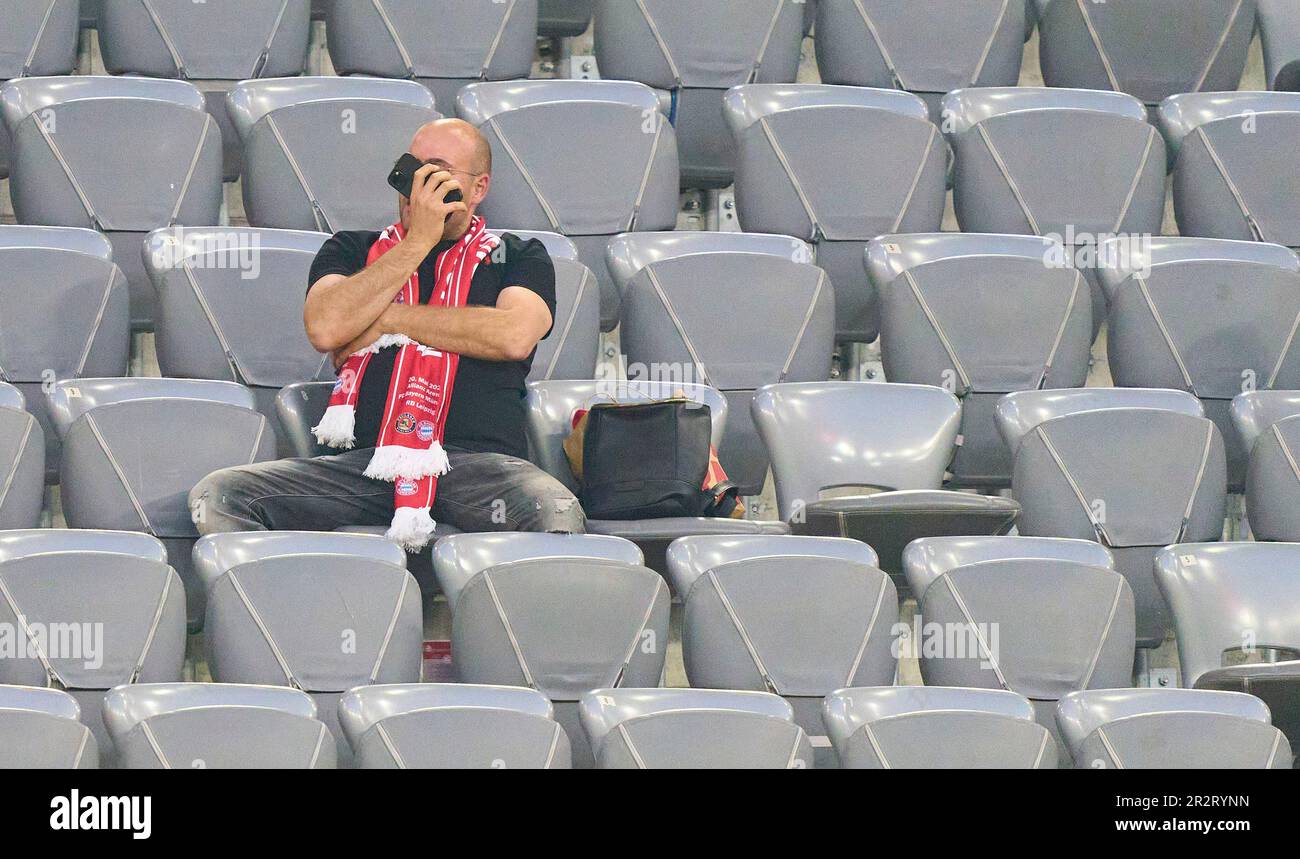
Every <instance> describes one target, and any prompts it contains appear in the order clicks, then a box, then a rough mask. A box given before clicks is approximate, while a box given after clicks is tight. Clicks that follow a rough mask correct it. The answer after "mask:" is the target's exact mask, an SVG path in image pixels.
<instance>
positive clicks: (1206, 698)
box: [1056, 689, 1270, 768]
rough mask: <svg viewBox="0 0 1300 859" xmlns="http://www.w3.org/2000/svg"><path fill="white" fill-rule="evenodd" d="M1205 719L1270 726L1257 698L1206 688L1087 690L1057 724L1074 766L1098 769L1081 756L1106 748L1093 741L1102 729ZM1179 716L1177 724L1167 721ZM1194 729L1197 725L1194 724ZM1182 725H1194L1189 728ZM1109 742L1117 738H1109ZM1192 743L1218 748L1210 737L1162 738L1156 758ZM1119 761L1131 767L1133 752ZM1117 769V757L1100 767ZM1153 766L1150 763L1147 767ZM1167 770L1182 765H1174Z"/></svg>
mask: <svg viewBox="0 0 1300 859" xmlns="http://www.w3.org/2000/svg"><path fill="white" fill-rule="evenodd" d="M1192 713H1195V715H1200V716H1221V717H1223V716H1226V717H1231V719H1242V720H1247V721H1255V723H1258V724H1261V725H1269V724H1270V719H1269V707H1268V704H1265V703H1264V702H1262V700H1260V699H1258V698H1256V697H1255V695H1247V694H1243V693H1235V691H1213V690H1203V689H1091V690H1086V691H1073V693H1070V694H1069V695H1066V697H1065V698H1062V699H1061V703H1060V704H1058V706H1057V713H1056V720H1057V725H1058V726H1060V728H1061V737H1062V738H1063V739H1065V742H1066V746H1067V747H1069V750H1070V754H1071V755H1074V758H1075V762H1076V763H1078V764H1079V765H1080V767H1099V764H1096V763H1095V762H1093V760H1091V759H1089V758H1087V756H1082V758H1080V751H1084V749H1086V746H1093V745H1096V746H1100V747H1102V749H1104V747H1105V746H1104V743H1101V742H1093V743H1089V739H1093V738H1095V739H1097V741H1100V739H1101V737H1100V736H1096V737H1095V734H1096V732H1097V730H1099V729H1101V733H1102V734H1109V725H1112V724H1114V723H1118V721H1121V720H1128V719H1134V717H1140V716H1148V717H1151V716H1154V717H1162V719H1161V720H1162V721H1165V723H1166V726H1167V728H1170V729H1173V728H1174V726H1175V725H1178V723H1179V720H1178V719H1177V717H1179V716H1187V715H1192ZM1170 716H1174V717H1175V719H1167V717H1170ZM1193 724H1195V720H1193ZM1183 726H1190V725H1186V724H1184V725H1183ZM1106 739H1112V738H1110V737H1106ZM1191 739H1195V741H1196V743H1197V745H1205V746H1210V745H1214V743H1213V742H1209V737H1205V736H1200V737H1196V736H1188V734H1184V736H1182V737H1180V738H1179V737H1178V736H1170V734H1166V736H1164V737H1161V739H1160V743H1158V745H1160V746H1162V749H1161V750H1160V752H1157V754H1161V755H1164V754H1167V752H1169V751H1170V747H1180V746H1188V745H1190V743H1188V741H1191ZM1114 751H1115V752H1118V754H1119V756H1122V758H1125V762H1123V763H1128V760H1127V759H1128V758H1130V754H1131V751H1132V750H1131V749H1115V750H1114ZM1182 751H1183V754H1187V752H1190V751H1191V749H1183V750H1182ZM1108 764H1109V765H1112V767H1113V765H1115V762H1114V755H1113V754H1105V755H1104V760H1102V762H1101V764H1100V767H1099V768H1104V767H1106V765H1108ZM1148 765H1149V764H1148ZM1166 765H1182V764H1177V763H1174V762H1173V760H1170V762H1169V764H1166Z"/></svg>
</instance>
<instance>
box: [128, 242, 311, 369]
mask: <svg viewBox="0 0 1300 859" xmlns="http://www.w3.org/2000/svg"><path fill="white" fill-rule="evenodd" d="M327 238H329V237H328V236H326V235H324V234H323V233H305V232H295V231H290V230H268V229H259V228H254V227H207V228H189V227H177V228H174V229H163V230H156V231H154V232H152V233H150V234H149V236H148V238H147V239H146V240H145V245H144V261H145V268H146V269H147V270H148V272H149V277H150V280H152V281H153V284H154V288H155V289H156V290H157V293H158V303H157V310H156V311H155V313H156V317H155V323H154V324H155V327H156V339H155V344H156V347H157V350H158V365H159V368H160V369H161V370H162V372H163V374H164V375H167V376H177V377H182V378H195V379H224V380H227V381H232V382H239V383H240V384H245V385H255V386H259V387H272V388H279V387H283V386H284V385H287V384H290V383H292V382H304V381H316V380H324V379H331V380H332V379H333V376H334V372H333V367H332V366H331V364H330V361H329V356H328V355H325V356H322V355H321V354H320V353H319V352H317V351H316V350H315V349H314V348H312V345H311V343H309V342H308V341H307V335H306V334H305V333H304V331H303V326H302V305H303V296H304V294H305V293H306V290H307V281H308V272H309V270H310V269H311V264H312V260H313V259H314V258H315V255H316V252H317V251H318V250H320V246H321V245H322V244H323V243H324V242H325V240H326V239H327Z"/></svg>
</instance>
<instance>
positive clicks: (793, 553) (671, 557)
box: [667, 534, 880, 597]
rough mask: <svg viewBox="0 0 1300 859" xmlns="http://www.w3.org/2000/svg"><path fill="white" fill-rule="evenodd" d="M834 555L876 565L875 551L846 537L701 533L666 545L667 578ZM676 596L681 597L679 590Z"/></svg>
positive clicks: (858, 562) (838, 557) (683, 579)
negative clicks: (755, 561) (746, 563)
mask: <svg viewBox="0 0 1300 859" xmlns="http://www.w3.org/2000/svg"><path fill="white" fill-rule="evenodd" d="M803 556H807V557H812V558H837V559H839V560H842V561H852V562H853V563H856V564H866V565H867V566H868V567H875V566H878V565H879V561H880V559H879V558H877V557H876V550H875V549H872V548H871V547H870V546H868V545H867V544H866V543H864V542H862V541H861V540H853V539H850V538H847V537H812V536H804V535H796V534H739V535H728V534H703V535H695V536H692V537H678V538H677V539H676V540H673V541H672V543H671V544H669V546H668V553H667V559H668V570H669V579H670V581H671V580H673V579H680V580H682V581H694V579H695V577H697V576H698V575H700V573H702V572H704V571H706V570H711V569H713V568H714V567H720V566H722V565H723V564H729V563H731V562H732V561H743V560H746V559H748V558H767V557H783V558H790V557H803ZM677 596H679V597H684V596H685V594H681V593H679V594H678V595H677Z"/></svg>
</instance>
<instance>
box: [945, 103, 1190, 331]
mask: <svg viewBox="0 0 1300 859" xmlns="http://www.w3.org/2000/svg"><path fill="white" fill-rule="evenodd" d="M943 109H944V116H945V119H946V120H947V121H946V123H945V125H944V132H945V133H946V134H947V135H948V142H949V143H950V144H951V145H952V148H953V151H954V153H955V157H956V167H955V170H954V173H953V205H954V206H955V208H956V212H957V221H958V223H959V224H960V225H961V228H962V230H963V231H964V232H968V233H1020V234H1028V235H1039V236H1044V235H1050V236H1052V237H1054V238H1055V239H1056V240H1057V241H1060V242H1063V243H1064V244H1065V245H1066V249H1067V251H1069V252H1070V254H1071V256H1070V258H1071V259H1073V260H1075V261H1076V262H1077V263H1078V264H1079V268H1080V269H1082V270H1084V274H1085V275H1088V276H1089V278H1090V280H1091V278H1092V275H1091V274H1090V269H1091V266H1090V265H1088V263H1089V262H1090V260H1089V253H1095V251H1096V245H1097V244H1098V243H1099V242H1101V241H1102V240H1104V239H1107V238H1110V237H1112V236H1116V235H1128V234H1137V235H1160V228H1161V222H1162V221H1163V219H1164V211H1165V155H1164V151H1165V150H1164V141H1162V140H1161V138H1160V135H1159V134H1158V133H1157V132H1156V131H1155V129H1154V128H1152V127H1151V125H1149V124H1148V123H1147V111H1146V108H1145V107H1144V106H1143V105H1142V103H1141V102H1140V101H1138V100H1137V99H1135V98H1133V97H1132V96H1129V95H1125V94H1123V93H1112V92H1098V91H1094V90H1074V89H1052V88H1048V87H989V88H984V89H963V90H957V91H955V92H951V93H949V94H948V95H947V96H945V97H944V100H943ZM1044 152H1051V153H1052V156H1051V157H1050V158H1045V157H1043V153H1044ZM1062 164H1069V165H1070V169H1068V170H1062V169H1060V165H1062ZM1092 299H1093V305H1092V307H1093V328H1094V330H1095V329H1096V328H1097V327H1099V326H1100V325H1101V321H1102V319H1104V318H1105V304H1104V303H1103V296H1102V294H1101V290H1100V288H1099V287H1098V286H1097V285H1096V284H1095V283H1094V284H1093V295H1092Z"/></svg>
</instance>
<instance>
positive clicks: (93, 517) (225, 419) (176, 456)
mask: <svg viewBox="0 0 1300 859" xmlns="http://www.w3.org/2000/svg"><path fill="white" fill-rule="evenodd" d="M65 391H66V389H65ZM274 458H275V431H274V430H273V429H272V428H271V427H270V426H269V423H268V421H267V419H266V417H265V416H263V415H261V414H258V413H257V412H255V411H253V410H252V409H249V408H243V407H240V406H235V405H230V404H228V403H218V402H213V401H210V400H200V399H194V398H188V397H152V398H144V399H129V400H122V401H120V402H114V403H108V404H106V405H100V406H97V407H95V408H92V409H89V410H87V411H85V412H83V413H82V414H81V416H80V417H78V418H77V419H76V420H75V421H74V422H73V423H72V425H71V426H70V427H69V428H68V430H67V431H66V433H65V434H64V436H63V458H62V462H61V463H60V468H61V478H62V479H61V484H62V499H63V511H64V516H65V518H66V519H67V521H68V524H69V525H70V526H72V527H74V528H116V529H122V530H131V531H137V530H139V531H145V532H147V533H150V534H153V535H154V536H156V537H164V538H166V537H194V536H197V531H196V529H195V524H196V523H195V521H194V516H195V515H198V514H195V513H193V512H192V511H191V510H190V507H189V499H188V496H189V491H190V490H191V489H192V488H193V487H194V485H195V484H196V483H198V482H199V481H200V480H201V479H202V478H203V477H205V476H206V475H208V474H211V473H212V472H213V471H216V470H217V469H220V468H225V467H227V466H232V465H248V464H249V463H253V462H262V461H264V460H268V459H274ZM200 514H201V511H200Z"/></svg>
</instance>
